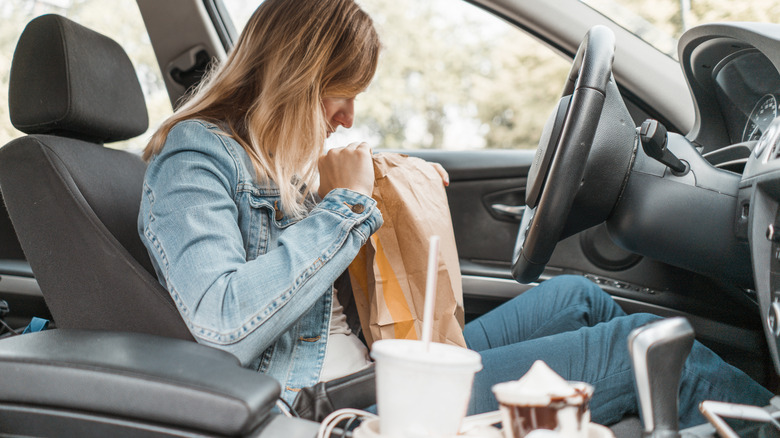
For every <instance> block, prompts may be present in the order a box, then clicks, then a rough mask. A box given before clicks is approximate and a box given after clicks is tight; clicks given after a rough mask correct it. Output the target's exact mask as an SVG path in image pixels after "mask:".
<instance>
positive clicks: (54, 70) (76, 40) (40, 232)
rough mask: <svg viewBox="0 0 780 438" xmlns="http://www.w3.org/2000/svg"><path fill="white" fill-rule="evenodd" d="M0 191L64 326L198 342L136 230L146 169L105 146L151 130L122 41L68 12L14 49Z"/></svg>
mask: <svg viewBox="0 0 780 438" xmlns="http://www.w3.org/2000/svg"><path fill="white" fill-rule="evenodd" d="M9 109H10V115H11V122H12V123H13V125H14V126H15V127H16V128H17V129H19V130H20V131H22V132H24V133H26V134H28V135H27V136H25V137H21V138H18V139H15V140H13V141H11V142H10V143H8V144H7V145H6V146H4V147H3V148H0V188H1V189H2V197H3V198H4V200H5V204H6V208H7V210H8V214H9V216H10V218H11V221H12V223H13V226H14V228H15V230H16V233H17V235H18V237H19V241H20V243H21V246H22V249H23V250H24V253H25V255H26V257H27V260H28V261H29V263H30V267H31V268H32V271H33V273H34V274H35V277H36V279H37V281H38V283H39V285H40V288H41V291H42V292H43V296H44V300H45V301H46V304H47V306H48V307H49V309H50V310H51V314H52V316H53V318H54V321H55V323H56V325H57V326H58V327H61V328H79V329H97V330H113V331H130V332H140V333H148V334H155V335H161V336H167V337H172V338H180V339H187V340H191V341H192V340H194V339H193V337H192V336H191V335H190V333H189V330H188V329H187V327H186V325H185V323H184V321H183V320H182V318H181V317H180V316H179V313H178V311H177V310H176V307H175V305H174V303H173V300H172V299H171V297H170V295H169V294H168V291H167V290H165V288H163V287H162V286H161V285H160V284H159V283H158V281H157V277H156V274H155V272H154V268H153V267H152V264H151V261H150V259H149V256H148V254H147V252H146V248H145V247H144V245H143V243H142V242H141V239H140V238H139V236H138V233H137V231H136V229H137V228H136V221H137V217H138V210H139V206H140V202H141V187H142V184H143V178H144V173H145V171H146V164H145V163H144V162H143V161H142V160H141V159H140V158H139V157H138V156H136V155H134V154H131V153H128V152H125V151H120V150H114V149H109V148H106V147H105V146H104V145H105V143H110V142H114V141H120V140H126V139H129V138H132V137H135V136H137V135H140V134H142V133H144V132H145V131H146V129H147V127H148V123H149V122H148V115H147V111H146V104H145V102H144V96H143V93H142V91H141V86H140V84H139V82H138V78H137V76H136V73H135V69H134V68H133V65H132V63H131V61H130V59H129V58H128V56H127V54H126V53H125V51H124V50H123V49H122V48H121V47H120V46H119V45H118V44H117V43H116V42H114V41H113V40H111V39H110V38H108V37H106V36H103V35H101V34H99V33H97V32H94V31H92V30H89V29H87V28H86V27H83V26H81V25H79V24H77V23H75V22H73V21H71V20H68V19H67V18H64V17H61V16H58V15H44V16H41V17H38V18H36V19H34V20H32V21H31V22H30V23H29V24H28V25H27V27H26V28H25V30H24V32H23V33H22V35H21V37H20V39H19V42H18V44H17V47H16V51H15V52H14V57H13V61H12V65H11V77H10V85H9Z"/></svg>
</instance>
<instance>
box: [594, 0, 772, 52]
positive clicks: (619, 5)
mask: <svg viewBox="0 0 780 438" xmlns="http://www.w3.org/2000/svg"><path fill="white" fill-rule="evenodd" d="M580 1H582V2H583V3H585V4H587V5H588V6H590V7H591V8H593V9H595V10H597V11H599V12H600V13H601V14H602V15H604V16H605V17H607V18H609V19H610V20H612V21H613V22H615V23H616V24H618V25H619V26H621V27H623V28H624V29H626V30H628V31H629V32H631V33H633V34H635V35H637V36H639V37H640V38H642V39H643V40H645V41H647V42H648V43H650V44H652V45H653V46H655V47H656V48H657V49H658V50H660V51H662V52H664V53H666V54H667V55H669V56H671V57H672V58H674V59H677V41H678V40H679V39H680V36H681V35H682V34H683V33H684V32H685V31H686V30H687V29H690V28H691V27H694V26H698V25H700V24H704V23H714V22H718V21H758V22H767V23H777V22H780V1H778V0H750V1H741V2H735V1H733V0H580Z"/></svg>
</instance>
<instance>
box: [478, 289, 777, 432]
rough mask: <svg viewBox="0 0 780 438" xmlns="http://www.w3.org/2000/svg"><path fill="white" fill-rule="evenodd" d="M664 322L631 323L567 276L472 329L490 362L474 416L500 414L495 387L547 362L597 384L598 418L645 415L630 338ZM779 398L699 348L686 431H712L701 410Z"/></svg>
mask: <svg viewBox="0 0 780 438" xmlns="http://www.w3.org/2000/svg"><path fill="white" fill-rule="evenodd" d="M658 318H659V317H657V316H654V315H649V314H633V315H626V314H625V312H623V310H622V309H621V308H620V307H619V306H618V305H617V304H616V303H615V302H614V301H613V300H612V298H611V297H610V296H609V295H608V294H607V293H605V292H604V291H602V290H601V289H600V288H599V287H598V286H596V285H595V284H594V283H592V282H590V281H588V280H586V279H584V278H582V277H575V276H560V277H556V278H555V279H552V280H548V281H545V282H543V283H542V284H540V285H539V286H537V287H535V288H533V289H531V290H529V291H528V292H525V293H523V294H522V295H520V296H518V297H516V298H514V299H512V300H511V301H509V302H507V303H505V304H503V305H501V306H499V307H498V308H496V309H494V310H492V311H491V312H489V313H487V314H485V315H483V316H481V317H479V318H477V319H475V320H474V321H471V322H469V323H468V324H466V328H465V330H464V332H463V333H464V335H465V338H466V344H467V345H468V347H469V348H471V349H472V350H475V351H477V352H479V353H480V355H481V356H482V365H483V369H482V371H480V372H479V373H477V375H476V376H475V380H474V388H473V391H472V397H471V402H470V406H469V414H476V413H481V412H487V411H492V410H495V409H498V404H497V402H496V399H495V397H494V396H493V393H492V392H491V387H492V386H493V385H494V384H496V383H499V382H505V381H508V380H516V379H519V378H520V377H522V376H523V374H525V372H526V371H528V369H529V368H530V367H531V365H532V364H533V362H534V361H536V360H537V359H541V360H543V361H545V362H546V363H547V364H548V365H549V366H550V367H551V368H552V369H553V370H555V371H556V372H557V373H558V374H560V375H561V376H563V378H565V379H567V380H578V381H584V382H588V383H590V384H592V385H593V386H594V387H595V393H594V395H593V399H592V401H591V415H592V419H593V421H594V422H596V423H601V424H612V423H615V422H617V421H619V420H620V419H621V418H622V417H623V416H624V415H627V414H637V413H638V404H637V396H636V389H635V388H634V377H633V371H632V369H631V360H630V359H629V355H628V342H627V339H628V334H629V333H630V332H631V330H633V329H634V328H636V327H639V326H641V325H644V324H646V323H648V322H651V321H654V320H656V319H658ZM771 397H772V393H771V392H769V391H768V390H766V389H765V388H763V387H762V386H761V385H759V384H758V383H756V382H755V381H754V380H752V379H751V378H750V377H748V376H747V375H746V374H745V373H743V372H742V371H740V370H738V369H737V368H734V367H733V366H731V365H728V364H726V363H725V362H723V360H722V359H721V358H720V357H718V356H717V355H716V354H715V353H713V352H712V351H710V350H709V349H708V348H707V347H705V346H703V345H702V344H700V343H699V342H695V343H694V345H693V349H692V351H691V354H690V356H689V357H688V359H687V361H686V363H685V367H684V369H683V374H682V381H681V385H680V398H679V400H680V427H681V428H686V427H690V426H694V425H697V424H701V423H704V422H705V421H706V420H705V418H704V417H703V416H702V415H701V414H700V413H699V410H698V404H699V402H700V401H702V400H721V401H730V402H735V403H745V404H751V405H759V406H764V405H766V404H767V403H768V402H769V399H770V398H771Z"/></svg>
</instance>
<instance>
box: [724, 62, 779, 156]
mask: <svg viewBox="0 0 780 438" xmlns="http://www.w3.org/2000/svg"><path fill="white" fill-rule="evenodd" d="M712 76H713V82H714V85H715V87H714V92H715V96H716V98H717V100H718V103H719V106H720V111H721V114H722V115H723V119H724V122H725V124H726V129H727V131H728V135H729V139H730V141H731V143H740V142H748V141H758V140H759V139H760V138H761V135H762V134H763V133H765V132H766V130H767V128H768V127H769V124H770V123H772V121H773V120H774V119H775V117H777V116H778V99H780V74H778V72H777V69H776V68H775V67H774V65H772V63H771V61H769V59H768V58H767V57H766V56H765V55H764V54H763V53H761V52H760V51H758V50H756V49H753V48H751V49H744V50H741V51H739V52H736V53H733V54H731V55H729V56H727V57H726V58H725V59H723V60H722V61H721V62H720V63H719V64H718V65H716V66H715V68H714V69H713V72H712Z"/></svg>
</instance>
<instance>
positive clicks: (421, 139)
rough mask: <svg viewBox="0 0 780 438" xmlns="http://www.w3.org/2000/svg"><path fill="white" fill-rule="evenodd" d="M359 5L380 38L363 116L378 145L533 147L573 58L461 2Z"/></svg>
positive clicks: (375, 0)
mask: <svg viewBox="0 0 780 438" xmlns="http://www.w3.org/2000/svg"><path fill="white" fill-rule="evenodd" d="M361 5H362V6H363V7H364V8H365V9H366V10H367V11H368V12H369V14H371V16H372V17H373V18H374V21H375V23H376V25H377V28H378V29H379V32H380V36H381V38H382V42H383V45H384V49H383V54H382V58H381V60H380V66H379V71H378V73H377V77H376V79H375V80H374V83H373V84H372V85H371V86H370V87H369V90H368V91H367V92H366V93H365V95H362V96H360V97H359V105H358V109H359V113H358V115H357V123H359V124H362V125H363V126H365V127H366V128H367V130H368V131H370V132H371V133H373V134H375V135H374V137H375V138H377V139H378V142H379V144H377V145H376V146H377V147H381V148H391V149H399V148H400V149H402V148H480V147H487V148H533V147H536V143H537V140H538V136H539V134H540V133H541V128H542V126H543V125H544V122H545V121H546V119H547V116H548V115H549V111H550V109H551V108H552V107H553V105H554V104H555V103H556V102H557V100H558V95H559V93H560V90H561V87H563V81H564V79H565V75H566V73H567V72H568V69H569V63H568V61H566V60H564V59H562V58H561V57H560V56H558V55H557V54H555V53H553V52H552V51H550V49H548V48H546V47H545V46H543V45H541V44H540V43H539V42H538V41H535V40H533V39H532V38H531V37H529V36H527V35H526V34H524V33H522V32H520V31H519V30H517V29H515V28H514V27H512V26H510V25H509V24H507V23H504V22H502V21H501V20H500V19H498V18H496V17H493V16H490V15H489V14H487V13H485V12H483V11H481V10H479V9H477V8H476V7H474V6H471V5H468V4H465V3H462V2H452V1H439V0H431V1H424V2H423V1H416V0H363V1H361Z"/></svg>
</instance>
